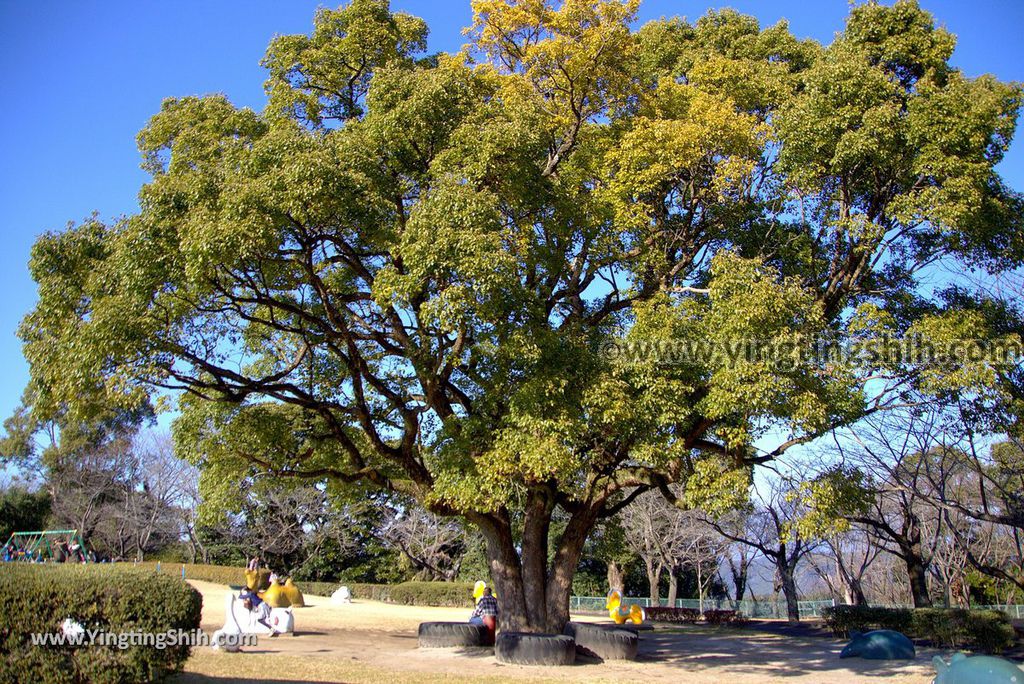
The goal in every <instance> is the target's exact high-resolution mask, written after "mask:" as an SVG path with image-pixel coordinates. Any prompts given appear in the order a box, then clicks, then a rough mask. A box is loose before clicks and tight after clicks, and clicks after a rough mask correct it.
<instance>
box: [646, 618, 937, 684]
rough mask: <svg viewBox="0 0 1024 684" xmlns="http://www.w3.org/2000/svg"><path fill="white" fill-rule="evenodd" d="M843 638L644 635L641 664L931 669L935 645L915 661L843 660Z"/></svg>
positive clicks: (747, 670)
mask: <svg viewBox="0 0 1024 684" xmlns="http://www.w3.org/2000/svg"><path fill="white" fill-rule="evenodd" d="M845 644H846V642H845V641H841V640H835V639H823V638H820V637H798V636H786V635H777V634H768V633H761V632H754V631H745V630H707V629H701V630H685V629H682V630H673V631H671V632H668V631H655V632H649V633H647V634H644V635H643V636H642V637H641V639H640V652H639V655H638V657H637V661H638V662H649V663H658V664H661V665H667V666H670V667H678V668H680V669H683V670H688V671H700V670H711V669H714V670H716V671H717V672H721V673H722V674H723V675H725V676H726V677H727V676H728V673H730V672H736V673H744V674H755V673H756V674H763V675H765V676H766V677H778V678H785V677H802V676H806V675H811V674H818V675H821V681H828V676H827V673H829V672H840V671H842V672H855V673H857V674H858V675H861V676H864V677H879V678H882V677H891V676H893V675H897V674H911V673H914V674H920V673H921V672H930V671H931V667H932V666H931V659H932V656H933V655H938V654H940V653H941V652H940V651H937V650H934V649H918V655H917V658H916V659H914V660H909V661H908V660H864V659H861V658H847V659H843V660H840V659H839V651H840V650H842V647H843V646H844V645H845Z"/></svg>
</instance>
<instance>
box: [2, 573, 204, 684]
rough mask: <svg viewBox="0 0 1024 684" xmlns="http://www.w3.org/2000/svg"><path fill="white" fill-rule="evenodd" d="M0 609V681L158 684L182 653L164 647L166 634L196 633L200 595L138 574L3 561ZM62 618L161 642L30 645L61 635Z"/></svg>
mask: <svg viewBox="0 0 1024 684" xmlns="http://www.w3.org/2000/svg"><path fill="white" fill-rule="evenodd" d="M0 605H2V606H3V609H2V610H0V682H4V683H7V682H28V681H32V682H43V683H44V684H50V683H54V684H77V683H79V682H98V683H102V684H106V683H110V684H113V683H119V682H144V681H158V680H160V679H162V678H164V677H165V676H166V675H168V674H170V673H173V672H176V671H178V670H180V669H181V666H182V665H183V664H184V662H185V661H186V660H187V659H188V657H189V652H190V647H189V646H188V644H187V643H185V644H176V645H170V641H169V636H168V635H170V634H172V633H173V635H178V634H180V633H181V632H192V631H193V630H197V629H199V620H200V613H201V611H202V597H201V596H200V594H199V592H197V591H196V590H195V589H193V588H192V587H190V586H188V585H187V584H185V583H184V582H181V581H179V580H177V579H175V578H174V577H169V576H165V575H160V574H156V573H153V572H151V571H149V570H145V569H141V568H132V567H125V566H110V565H49V564H47V565H27V564H13V563H5V564H2V565H0ZM68 618H71V619H72V620H74V621H75V622H77V623H79V624H80V625H82V626H83V627H84V628H85V629H86V630H98V631H99V632H102V633H106V634H111V635H127V634H128V633H132V634H140V633H141V634H152V635H164V636H163V639H164V643H163V644H157V643H156V641H155V640H156V639H157V638H160V637H158V636H154V637H145V638H148V639H151V643H149V644H135V645H129V644H128V643H127V642H126V641H122V642H121V643H117V641H118V640H119V639H121V640H127V639H129V638H131V637H130V636H120V637H114V638H113V639H108V640H107V643H105V644H101V643H95V642H94V643H91V644H79V645H71V644H58V645H53V644H47V645H38V644H37V645H33V644H32V635H33V634H39V635H43V634H50V635H59V634H61V633H62V630H61V625H62V624H63V623H64V621H65V620H66V619H68ZM179 630H180V631H179ZM190 636H191V635H190ZM44 638H45V637H44ZM122 645H127V648H120V646H122ZM158 645H163V646H166V647H165V648H162V649H161V648H158V647H157V646H158Z"/></svg>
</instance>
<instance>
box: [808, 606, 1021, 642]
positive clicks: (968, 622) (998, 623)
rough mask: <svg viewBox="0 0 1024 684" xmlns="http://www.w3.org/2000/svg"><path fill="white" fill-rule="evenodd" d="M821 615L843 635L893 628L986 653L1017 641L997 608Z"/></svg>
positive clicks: (844, 610) (853, 610) (842, 610)
mask: <svg viewBox="0 0 1024 684" xmlns="http://www.w3.org/2000/svg"><path fill="white" fill-rule="evenodd" d="M822 618H824V620H825V624H826V625H828V627H829V629H831V630H832V633H833V634H835V635H836V636H838V637H843V638H847V637H849V635H850V632H853V631H858V632H866V631H869V630H872V629H893V630H896V631H897V632H903V633H904V634H906V635H907V636H909V637H913V638H915V639H927V640H928V641H930V642H931V643H932V645H934V646H937V647H940V648H968V649H971V650H973V651H980V652H983V653H1001V652H1002V651H1005V650H1006V649H1008V648H1012V647H1013V645H1014V643H1015V642H1016V634H1015V633H1014V630H1013V624H1012V623H1011V622H1010V617H1009V616H1008V615H1007V614H1006V613H1004V612H1002V611H998V610H965V609H963V608H913V609H912V608H872V607H870V606H835V607H833V608H826V609H825V610H823V611H822Z"/></svg>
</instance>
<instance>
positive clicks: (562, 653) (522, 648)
mask: <svg viewBox="0 0 1024 684" xmlns="http://www.w3.org/2000/svg"><path fill="white" fill-rule="evenodd" d="M494 655H495V656H496V657H497V659H498V662H499V663H509V664H513V665H572V664H573V663H574V662H576V642H575V641H573V640H572V637H570V636H566V635H564V634H528V633H525V632H501V633H499V634H498V639H497V641H496V642H495V644H494Z"/></svg>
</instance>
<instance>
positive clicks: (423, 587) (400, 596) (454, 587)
mask: <svg viewBox="0 0 1024 684" xmlns="http://www.w3.org/2000/svg"><path fill="white" fill-rule="evenodd" d="M388 600H389V601H391V603H401V604H404V605H407V606H450V607H463V606H472V605H473V585H472V584H471V583H470V582H402V583H401V584H396V585H394V586H392V587H391V592H390V596H389V598H388Z"/></svg>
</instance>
